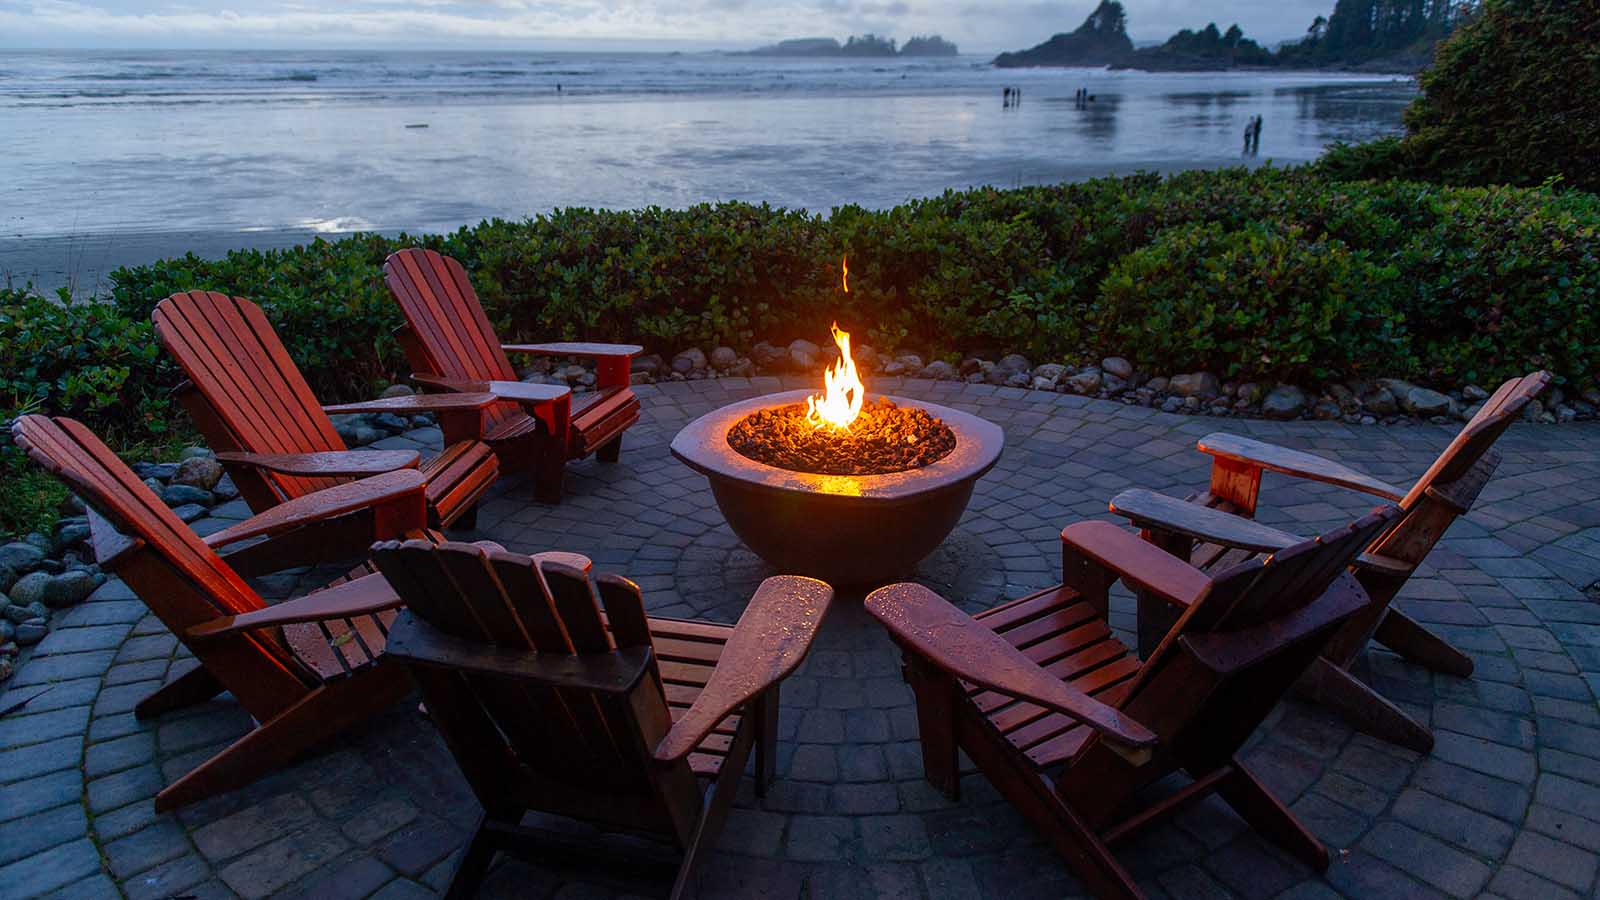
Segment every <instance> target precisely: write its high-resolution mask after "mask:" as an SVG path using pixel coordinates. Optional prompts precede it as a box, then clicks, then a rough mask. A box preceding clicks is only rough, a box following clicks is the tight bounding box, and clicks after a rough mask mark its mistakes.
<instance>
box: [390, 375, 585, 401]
mask: <svg viewBox="0 0 1600 900" xmlns="http://www.w3.org/2000/svg"><path fill="white" fill-rule="evenodd" d="M411 380H412V381H415V382H416V383H417V384H420V385H423V386H425V387H431V388H438V389H440V390H444V391H470V392H472V393H473V394H477V393H484V394H488V395H489V396H490V397H492V398H494V400H495V401H502V400H504V401H510V402H513V403H521V404H523V405H525V406H526V405H530V404H531V405H539V404H542V403H549V402H551V401H553V400H560V399H561V398H562V397H567V396H570V395H571V394H572V388H569V387H561V386H560V385H554V384H530V383H528V382H526V381H474V380H472V379H469V378H451V377H449V376H447V375H412V376H411ZM424 396H432V397H441V396H442V397H449V396H452V395H451V394H427V395H424ZM454 396H465V395H463V394H456V395H454Z"/></svg>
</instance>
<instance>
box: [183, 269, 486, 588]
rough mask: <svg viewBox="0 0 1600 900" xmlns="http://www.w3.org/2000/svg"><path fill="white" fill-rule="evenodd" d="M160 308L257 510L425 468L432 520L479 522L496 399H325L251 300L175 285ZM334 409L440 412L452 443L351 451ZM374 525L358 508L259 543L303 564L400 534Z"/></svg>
mask: <svg viewBox="0 0 1600 900" xmlns="http://www.w3.org/2000/svg"><path fill="white" fill-rule="evenodd" d="M152 318H153V319H154V321H155V327H156V334H157V335H158V336H159V337H160V339H161V343H162V344H163V345H164V346H165V347H166V348H167V352H169V353H171V354H172V356H173V358H174V359H176V360H177V361H178V364H179V365H180V366H182V367H183V370H184V372H185V373H186V374H187V375H188V376H189V379H190V384H188V385H186V386H185V388H184V389H183V390H182V392H181V396H182V399H183V401H184V405H185V406H186V407H187V409H188V410H189V415H190V417H191V418H193V419H194V422H195V424H196V426H198V427H199V429H200V432H201V434H203V435H204V436H205V439H206V442H207V443H208V444H210V445H211V447H212V449H213V450H215V451H217V459H218V461H220V462H221V463H222V464H223V466H224V467H225V468H226V469H227V471H228V472H229V474H230V475H231V476H232V477H233V481H234V484H236V485H237V486H238V488H239V493H240V494H241V495H242V496H243V497H244V499H245V502H246V503H248V504H249V505H250V508H251V509H252V510H254V511H256V512H258V513H260V512H265V511H266V510H268V509H271V508H273V507H274V506H277V505H278V504H280V503H283V502H284V501H287V500H293V499H296V498H300V497H307V496H311V495H314V494H315V493H316V492H318V491H322V490H326V489H328V488H330V487H332V486H334V485H337V484H341V483H344V482H346V481H348V480H349V479H350V478H359V477H365V476H368V475H374V474H377V473H380V472H389V471H396V470H400V469H418V470H419V471H420V472H421V473H422V477H423V479H424V480H425V481H426V482H427V491H426V494H427V500H428V522H429V525H430V527H434V528H445V527H448V526H451V525H459V526H461V527H468V528H470V527H471V526H472V522H473V519H474V514H475V509H476V508H475V504H476V503H477V501H478V498H480V497H481V496H483V493H484V491H486V490H488V488H489V485H490V484H492V483H493V482H494V479H495V476H496V475H497V474H498V472H499V463H498V461H497V460H496V458H495V455H494V452H493V451H492V450H491V449H490V448H489V446H488V445H487V444H484V443H483V442H481V441H478V440H475V439H474V438H473V437H472V436H473V435H474V434H476V433H477V432H478V430H479V427H480V420H481V418H482V416H483V414H484V411H485V410H487V409H489V408H490V407H491V405H492V404H493V403H494V398H492V397H490V396H488V395H486V394H481V393H480V394H457V395H437V396H418V397H398V398H389V399H384V400H375V401H371V402H366V403H352V404H345V405H342V406H329V407H323V406H319V405H318V404H317V401H316V398H315V397H314V396H313V395H312V393H311V386H310V385H309V384H307V383H306V380H305V377H304V376H303V375H301V373H300V370H299V368H297V367H296V366H295V364H294V362H293V360H291V359H290V358H289V354H288V352H287V351H286V350H285V349H284V346H283V342H282V341H281V340H279V338H278V335H277V332H275V331H274V330H273V328H272V325H271V323H269V322H268V321H267V317H266V316H265V315H263V314H262V312H261V308H260V307H258V306H256V305H255V304H254V303H251V302H250V301H249V300H245V299H242V298H237V297H229V296H227V295H225V294H219V293H216V292H212V291H190V292H187V293H180V294H173V295H172V296H170V297H168V298H167V299H165V300H163V301H161V303H159V304H158V305H157V306H156V309H155V313H154V314H153V316H152ZM330 412H334V413H354V412H392V413H397V414H399V415H414V414H417V413H423V412H428V413H434V414H436V415H437V416H438V418H439V421H440V426H441V429H442V430H443V431H444V433H445V447H444V450H443V452H441V453H439V454H438V455H437V456H434V457H433V458H431V459H429V460H427V461H426V462H422V461H421V457H420V455H419V454H418V453H416V452H415V451H410V450H390V451H375V450H358V451H352V450H350V449H349V448H348V447H346V446H345V443H344V441H343V440H342V439H341V438H340V437H339V434H338V432H337V431H335V430H334V427H333V422H332V421H331V420H330V419H329V418H328V413H330ZM368 526H369V523H366V522H363V521H362V520H361V519H360V517H347V518H344V519H340V520H330V521H328V522H326V523H324V524H323V525H322V526H321V527H319V528H316V529H310V530H302V531H301V532H300V533H298V534H296V535H294V538H295V540H296V541H297V542H298V543H297V545H296V546H294V547H288V546H285V545H284V544H282V543H280V544H278V545H276V546H269V547H263V548H261V549H260V550H258V551H255V552H256V553H257V554H258V555H265V556H270V557H273V558H276V559H280V560H284V561H287V562H290V563H295V564H298V563H304V562H311V561H314V560H325V559H340V558H351V557H356V556H365V555H366V552H367V549H368V548H369V547H370V546H371V545H372V543H373V541H376V540H386V539H389V538H394V537H399V536H400V535H397V534H392V533H377V532H374V531H372V530H371V528H370V527H368ZM285 540H287V538H285ZM252 571H254V570H253V569H252Z"/></svg>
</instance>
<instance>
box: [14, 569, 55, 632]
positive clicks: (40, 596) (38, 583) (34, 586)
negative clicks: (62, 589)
mask: <svg viewBox="0 0 1600 900" xmlns="http://www.w3.org/2000/svg"><path fill="white" fill-rule="evenodd" d="M51 577H52V576H51V575H50V574H49V573H48V572H29V573H28V574H26V575H24V576H22V577H21V578H19V579H17V583H16V584H13V585H12V586H11V590H10V591H8V593H9V594H10V595H11V606H12V608H17V607H23V608H26V607H30V606H32V605H33V604H35V603H43V602H44V592H45V588H47V587H49V586H50V579H51ZM13 620H14V621H16V619H15V617H13Z"/></svg>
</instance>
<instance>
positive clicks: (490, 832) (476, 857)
mask: <svg viewBox="0 0 1600 900" xmlns="http://www.w3.org/2000/svg"><path fill="white" fill-rule="evenodd" d="M373 561H374V562H375V564H376V565H377V567H378V569H379V571H381V572H382V573H383V574H384V576H385V577H386V578H387V579H388V580H389V582H390V583H391V584H392V585H394V588H395V590H396V591H397V592H398V593H399V594H400V596H401V597H403V598H404V599H405V601H406V603H407V606H408V610H407V611H406V612H405V613H404V614H402V617H401V619H400V620H399V621H398V622H397V623H396V624H395V626H394V629H393V631H392V632H391V634H390V640H389V651H388V652H389V655H390V657H392V658H396V659H401V660H404V661H405V662H406V663H407V664H408V665H409V666H410V667H411V669H412V672H413V674H414V675H415V677H416V680H417V682H418V684H420V685H421V687H422V694H423V699H424V701H425V702H426V703H427V707H428V711H429V714H430V715H431V716H432V718H433V720H434V722H435V724H437V725H438V727H439V730H440V732H441V733H442V734H443V735H444V739H445V742H446V743H447V744H448V745H449V747H450V750H451V752H452V754H454V756H455V758H456V761H457V763H459V764H460V766H461V771H462V773H463V774H465V775H466V778H467V782H468V783H469V784H470V785H471V787H472V790H473V792H474V793H475V794H476V795H477V797H478V800H479V802H480V803H481V804H482V805H483V817H482V819H481V820H480V824H479V826H478V829H477V831H476V833H475V834H474V836H473V838H472V840H471V843H469V844H468V846H467V849H466V851H465V853H463V855H462V859H461V862H460V865H459V868H458V869H457V871H456V874H455V876H454V879H453V881H452V882H451V885H450V889H449V892H448V894H447V896H449V897H471V896H473V895H474V894H475V893H476V891H477V888H478V885H479V883H480V882H481V881H482V880H483V877H484V875H485V873H487V871H488V869H489V865H490V863H491V862H492V861H493V859H494V856H495V853H496V852H497V851H500V850H517V849H523V850H527V851H530V852H531V851H542V852H545V853H552V852H553V853H555V854H558V857H559V859H561V860H563V861H567V862H570V861H571V859H572V858H573V857H575V856H576V857H593V856H595V855H597V853H598V855H599V857H600V859H601V860H602V861H603V862H604V863H605V864H606V865H607V866H608V867H616V866H619V865H627V864H628V863H629V861H630V858H631V856H630V854H626V853H618V852H615V851H607V850H605V849H604V848H603V847H597V846H595V844H594V843H593V842H592V840H591V839H582V840H579V839H574V838H571V837H568V836H565V835H563V834H561V833H558V832H551V831H539V830H536V829H533V828H527V827H523V826H522V825H521V822H522V820H523V817H524V815H525V814H526V813H527V812H529V811H538V812H543V813H548V814H552V815H558V816H564V817H567V818H571V819H578V820H582V821H583V822H587V823H593V824H596V825H599V826H601V827H603V828H608V829H615V830H620V831H627V832H634V833H644V834H647V835H653V836H656V837H660V838H664V839H665V843H666V844H667V845H670V852H671V858H672V859H673V861H674V862H677V858H678V856H679V854H681V863H678V864H677V876H676V880H675V882H674V885H673V889H672V896H673V897H679V896H682V895H683V894H684V892H685V891H686V890H687V889H688V888H689V886H690V884H691V881H692V874H693V871H694V867H695V863H696V862H697V861H698V860H699V858H700V857H701V856H702V855H703V854H704V853H705V852H706V851H707V850H708V849H709V847H710V846H711V845H712V844H713V843H714V842H715V840H716V836H717V832H718V830H719V829H720V828H721V825H722V823H723V819H724V817H725V816H726V813H727V810H728V806H729V804H730V803H731V802H732V801H733V796H734V793H735V791H736V788H737V786H738V781H739V778H740V776H741V775H742V774H743V772H744V769H745V763H746V761H747V759H748V756H749V753H750V751H751V748H752V746H754V747H755V749H756V753H757V766H756V772H757V777H756V791H757V793H758V794H761V793H764V791H765V788H766V784H767V782H768V781H769V780H770V778H771V775H772V761H773V752H774V749H775V743H776V740H777V711H778V685H779V682H780V681H782V680H783V678H785V677H786V676H787V675H788V674H789V673H790V672H792V671H794V669H795V667H796V666H798V665H799V664H800V661H801V659H802V658H803V657H804V656H805V654H806V651H807V649H808V648H809V647H810V645H811V640H812V638H813V637H814V636H815V634H816V631H817V628H818V626H819V625H820V624H821V621H822V616H823V613H824V611H825V610H826V608H827V605H828V602H829V600H830V599H831V597H832V594H833V591H832V589H830V588H829V587H828V586H827V585H826V584H823V583H822V582H820V581H816V580H813V579H810V578H801V577H797V576H777V577H774V578H769V579H767V580H766V581H765V582H763V583H762V584H761V586H760V587H759V588H758V589H757V590H756V593H755V596H753V597H752V598H751V600H750V605H749V606H748V608H747V609H746V610H745V612H744V615H743V616H741V617H740V619H739V623H738V625H736V626H734V627H731V628H730V627H727V626H722V625H711V624H705V623H697V622H679V621H672V620H663V619H647V618H646V617H645V613H644V605H643V603H642V602H641V599H640V595H639V589H638V588H637V587H636V586H635V585H634V584H633V583H632V582H630V581H627V580H626V579H623V578H617V577H614V576H601V577H600V578H599V579H598V581H592V580H591V579H590V578H589V577H588V575H587V574H586V573H585V572H583V571H581V570H578V569H574V568H571V567H569V566H564V565H561V564H559V563H555V562H550V561H541V560H536V559H530V558H528V557H526V556H520V555H517V554H513V553H507V552H504V551H500V550H495V549H487V548H484V547H480V546H476V545H469V544H443V545H440V546H437V547H435V546H434V545H432V544H430V543H428V542H426V541H408V542H406V543H404V544H401V543H393V542H391V543H388V544H384V545H382V546H379V547H375V548H374V552H373ZM602 609H603V611H602ZM702 779H704V780H707V781H709V788H708V791H707V792H705V793H703V792H702V788H701V785H700V781H701V780H702ZM649 856H652V857H653V856H655V854H649Z"/></svg>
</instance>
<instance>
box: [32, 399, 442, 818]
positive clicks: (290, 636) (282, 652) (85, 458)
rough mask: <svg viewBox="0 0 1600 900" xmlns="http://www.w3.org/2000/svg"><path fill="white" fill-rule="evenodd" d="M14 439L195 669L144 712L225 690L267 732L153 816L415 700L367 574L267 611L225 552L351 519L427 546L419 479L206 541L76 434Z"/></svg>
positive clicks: (271, 513) (386, 609)
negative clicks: (84, 512) (83, 517)
mask: <svg viewBox="0 0 1600 900" xmlns="http://www.w3.org/2000/svg"><path fill="white" fill-rule="evenodd" d="M12 435H13V437H14V439H15V440H16V442H17V445H18V446H19V447H21V448H22V449H23V450H25V451H26V452H27V453H28V455H29V456H30V457H32V458H33V460H34V461H35V462H36V463H38V464H39V465H40V466H41V467H43V468H44V469H46V470H47V471H49V472H51V473H52V474H54V475H56V476H57V477H59V478H60V479H61V480H62V481H63V482H65V483H66V485H67V487H68V488H69V489H71V490H72V491H73V492H74V493H75V494H77V495H78V496H79V497H81V498H82V499H83V501H84V503H85V504H86V505H87V506H88V507H89V510H90V515H89V522H90V529H91V538H92V541H93V546H94V550H95V557H96V559H97V561H98V562H99V564H100V566H101V567H102V568H104V569H105V570H106V571H108V572H113V573H115V574H117V575H119V576H121V577H122V579H123V580H124V581H125V582H127V584H128V586H129V587H130V588H132V589H133V591H134V593H136V594H138V595H139V597H140V599H142V600H144V602H145V605H146V606H148V607H149V608H150V611H151V612H153V613H155V614H156V616H157V617H158V618H160V619H161V621H162V622H163V623H164V624H165V625H166V626H167V628H168V629H169V630H171V632H172V633H173V635H175V636H176V637H177V638H178V640H179V641H181V642H182V643H183V645H184V646H185V647H187V648H188V649H189V650H190V651H191V652H193V653H194V656H195V659H196V660H197V661H198V663H199V665H197V666H195V667H193V668H191V669H189V670H188V671H187V672H185V673H184V674H182V675H180V676H178V677H177V678H175V679H173V680H171V681H169V682H168V683H167V684H166V685H165V686H163V687H161V688H159V689H158V690H156V691H155V692H154V693H152V694H151V695H150V696H148V697H146V698H145V699H144V700H143V701H141V702H140V703H139V705H138V706H137V707H135V710H134V712H135V714H136V715H137V716H138V717H140V718H148V717H151V716H155V715H159V714H161V713H163V712H167V711H169V710H174V709H179V708H181V707H185V706H189V705H192V704H195V703H200V702H202V701H205V700H208V699H210V698H211V697H214V696H216V695H217V694H219V693H221V692H223V691H227V692H229V693H231V694H232V695H233V696H234V697H235V698H236V699H237V700H238V701H239V703H240V705H242V706H243V707H244V708H245V709H246V710H248V711H249V713H250V715H251V716H252V717H254V719H255V720H256V721H257V722H258V723H260V724H259V725H257V726H256V728H255V729H254V730H252V731H251V732H250V733H249V734H246V735H245V736H244V737H242V738H240V739H239V740H237V741H235V742H234V743H233V744H232V745H230V746H229V747H228V748H226V749H225V750H223V751H221V752H220V753H218V754H217V755H215V756H213V757H212V758H210V759H208V760H206V761H205V762H203V763H201V764H200V765H199V766H196V767H195V768H194V769H193V770H191V771H190V772H189V773H188V774H186V775H184V776H183V777H181V778H179V779H178V780H177V781H175V782H173V783H172V784H170V785H168V786H167V787H166V788H165V789H163V790H162V791H161V792H160V793H159V794H157V795H156V809H157V810H158V811H162V812H165V811H167V810H171V809H174V808H176V807H179V806H182V805H184V804H187V803H193V802H194V801H196V800H200V799H203V798H205V797H209V796H212V795H214V794H217V793H220V792H222V791H226V790H230V789H233V788H237V787H240V786H243V785H245V784H248V783H249V782H251V781H254V780H255V779H257V778H260V777H261V776H262V775H265V774H267V773H268V772H270V771H272V770H273V769H276V768H278V767H280V766H282V765H284V764H286V763H289V762H291V761H293V760H294V759H295V758H296V757H298V756H299V755H300V754H301V753H303V752H304V751H306V750H308V749H310V748H312V747H314V746H315V745H317V744H318V743H320V742H322V741H323V740H325V739H327V738H329V737H331V736H333V735H335V734H338V733H339V732H341V731H343V730H344V729H346V728H349V727H350V726H352V725H355V724H358V723H360V722H362V721H363V720H365V719H366V718H367V717H368V716H371V715H372V714H374V713H376V712H378V711H379V710H381V709H383V708H385V707H387V706H388V705H389V704H391V703H393V702H395V701H396V700H399V699H400V698H402V697H404V696H405V695H406V694H407V693H409V692H410V691H411V683H410V680H409V678H408V677H407V676H406V673H405V670H404V669H403V668H401V667H399V666H394V665H385V664H383V662H382V660H381V658H380V655H381V654H382V652H383V647H384V641H385V637H386V634H387V631H388V627H389V623H390V622H391V620H392V619H393V618H394V615H395V614H394V612H393V610H394V608H395V607H396V606H398V605H399V604H400V600H399V598H398V597H396V596H395V594H394V592H393V591H391V590H390V589H389V587H388V585H387V584H385V583H384V581H383V579H382V577H380V576H376V575H370V574H367V570H358V571H357V572H356V573H353V574H354V576H355V577H350V578H348V579H341V580H340V581H339V582H335V583H334V585H333V586H330V587H328V588H327V589H325V590H321V591H318V592H316V593H313V594H309V595H307V596H304V597H301V598H299V599H295V600H290V601H287V602H284V603H279V604H276V605H273V606H268V605H267V604H266V603H265V602H263V601H262V599H261V597H260V595H258V594H257V593H256V592H255V591H254V590H252V589H251V588H250V586H249V585H248V584H246V583H245V581H244V579H243V578H241V577H240V575H239V573H238V572H237V571H236V570H235V569H234V568H233V567H232V566H231V565H230V564H229V562H228V560H227V559H225V558H223V557H220V556H218V554H217V551H216V548H218V547H225V546H228V545H231V544H235V543H237V542H240V541H244V540H248V539H251V538H257V537H261V536H269V537H270V536H273V535H277V534H281V533H284V532H287V531H292V530H293V529H296V528H300V527H305V526H306V525H308V524H311V525H314V524H315V523H317V522H319V521H322V520H325V519H327V518H330V517H337V516H345V515H350V514H352V513H354V512H356V511H360V512H361V513H362V514H364V515H369V516H373V517H376V518H377V519H379V520H380V521H381V522H383V523H386V525H385V527H384V529H383V530H385V531H387V532H392V533H400V534H408V533H410V534H422V533H424V532H423V531H422V529H423V527H424V526H425V524H426V511H425V509H424V489H425V488H424V483H423V478H422V475H421V474H420V473H418V472H417V471H415V470H412V469H404V470H401V471H396V472H388V473H385V474H382V475H377V476H373V477H371V478H366V479H362V480H360V481H352V482H348V483H345V484H341V485H338V486H336V487H333V488H329V489H327V490H322V491H318V492H316V493H312V494H307V495H304V496H302V497H299V498H297V499H294V500H288V501H285V502H284V503H281V504H279V505H278V506H276V507H274V508H272V509H271V510H268V511H267V512H265V513H263V514H261V515H258V516H256V517H254V518H252V519H249V520H247V521H244V522H241V523H239V524H237V525H234V526H233V527H231V528H229V529H227V530H225V531H221V532H218V533H216V534H213V535H211V536H209V537H207V538H205V539H201V538H200V537H198V536H196V535H195V533H194V531H192V530H191V529H190V528H189V526H187V525H185V524H184V523H183V522H182V521H181V520H180V519H179V518H178V517H177V516H176V515H174V514H173V512H172V511H171V510H170V509H168V508H167V505H166V504H165V503H163V502H162V501H161V499H160V498H159V497H157V496H156V495H155V494H154V493H153V492H152V491H151V490H150V489H149V488H148V487H146V486H145V484H144V483H143V482H141V481H140V480H139V478H138V476H136V475H134V474H133V472H132V471H131V470H129V468H128V467H127V466H126V465H125V464H123V462H122V461H121V460H120V459H118V458H117V457H116V456H115V455H114V454H113V453H112V452H111V450H110V449H109V448H107V447H106V445H105V444H103V443H101V442H100V440H99V439H98V438H96V437H95V436H94V435H93V434H91V433H90V432H89V430H88V429H87V428H85V427H84V426H83V425H81V424H79V423H78V422H75V421H73V420H71V419H66V418H58V419H50V418H46V417H45V416H37V415H31V416H23V417H22V418H20V419H18V420H17V421H16V422H15V424H13V426H12Z"/></svg>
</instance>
